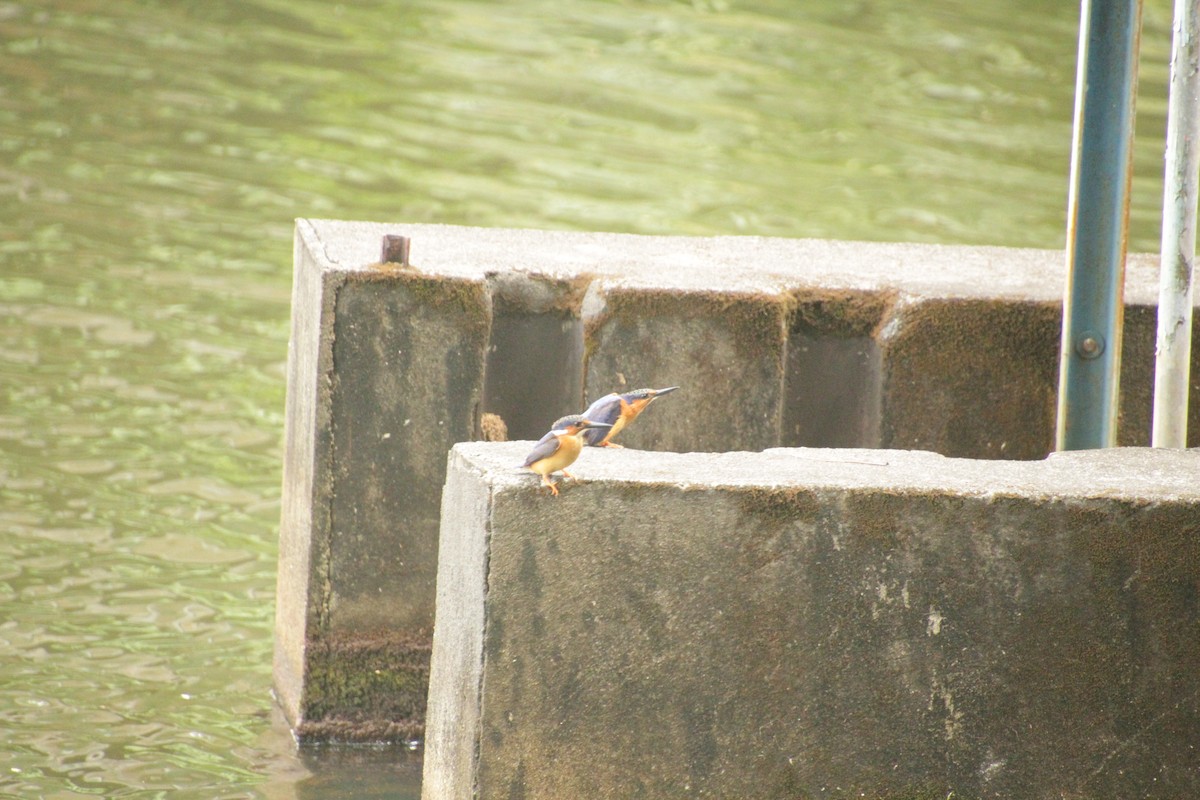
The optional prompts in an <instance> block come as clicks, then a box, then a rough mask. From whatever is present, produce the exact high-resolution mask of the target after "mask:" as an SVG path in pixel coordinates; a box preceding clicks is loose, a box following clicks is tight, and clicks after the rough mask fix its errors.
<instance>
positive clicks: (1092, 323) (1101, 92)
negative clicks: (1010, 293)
mask: <svg viewBox="0 0 1200 800" xmlns="http://www.w3.org/2000/svg"><path fill="white" fill-rule="evenodd" d="M1141 20H1142V2H1141V0H1094V1H1093V0H1083V3H1082V13H1081V19H1080V25H1079V66H1078V71H1077V75H1076V84H1075V136H1074V141H1073V143H1072V147H1071V184H1070V189H1069V193H1068V199H1067V288H1066V292H1065V295H1064V298H1063V336H1062V347H1061V350H1060V358H1059V377H1058V427H1057V436H1056V442H1057V447H1058V449H1059V450H1086V449H1089V448H1098V447H1112V446H1113V445H1115V444H1116V436H1117V389H1118V386H1119V378H1120V369H1121V325H1122V321H1123V318H1124V283H1125V245H1126V230H1127V227H1128V222H1129V182H1130V176H1131V174H1132V155H1133V113H1134V97H1135V94H1136V91H1137V52H1138V37H1139V36H1140V33H1141Z"/></svg>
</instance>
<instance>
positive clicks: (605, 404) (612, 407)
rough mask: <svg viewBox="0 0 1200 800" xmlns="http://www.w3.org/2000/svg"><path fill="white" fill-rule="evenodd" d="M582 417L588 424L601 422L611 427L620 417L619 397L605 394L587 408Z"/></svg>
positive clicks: (614, 394)
mask: <svg viewBox="0 0 1200 800" xmlns="http://www.w3.org/2000/svg"><path fill="white" fill-rule="evenodd" d="M583 416H584V417H585V418H586V419H587V420H588V421H590V422H603V423H606V424H608V425H612V424H613V423H614V422H616V421H617V417H619V416H621V395H619V394H616V393H615V392H614V393H613V394H606V395H604V397H601V398H600V399H599V400H597V401H596V402H594V403H592V404H591V405H590V406H588V407H587V411H584V412H583Z"/></svg>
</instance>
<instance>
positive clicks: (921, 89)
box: [0, 0, 1170, 800]
mask: <svg viewBox="0 0 1200 800" xmlns="http://www.w3.org/2000/svg"><path fill="white" fill-rule="evenodd" d="M1145 13H1146V19H1145V30H1144V33H1143V60H1142V82H1143V90H1142V94H1141V96H1140V98H1139V101H1138V103H1139V105H1138V110H1139V125H1138V131H1139V143H1138V148H1137V152H1136V168H1137V177H1136V179H1135V184H1134V195H1135V196H1134V209H1133V222H1132V228H1131V241H1132V243H1133V247H1134V249H1138V250H1156V249H1157V246H1158V232H1157V224H1158V217H1159V208H1160V206H1161V198H1160V194H1159V193H1160V192H1161V151H1162V144H1161V138H1162V132H1163V126H1164V117H1165V108H1166V100H1165V85H1166V72H1167V66H1166V65H1167V54H1168V52H1169V46H1170V5H1169V4H1168V3H1167V2H1166V1H1165V0H1155V1H1154V2H1150V3H1149V4H1148V5H1147V8H1146V12H1145ZM1077 27H1078V5H1077V4H1074V3H1063V4H1046V3H1035V2H1028V0H1026V1H1025V2H999V1H998V0H975V2H970V3H967V2H957V3H954V2H948V1H947V0H935V1H932V2H924V3H911V2H901V1H900V0H878V1H876V2H870V1H869V0H864V1H863V2H843V1H842V0H837V1H836V2H834V1H832V0H825V1H822V2H807V3H795V2H782V0H779V1H776V2H771V1H769V0H767V1H760V2H734V0H728V1H726V0H696V2H691V3H687V2H661V1H660V2H634V0H624V1H623V2H617V1H614V2H600V0H582V1H580V2H562V1H561V0H526V1H525V2H514V3H505V4H493V3H484V2H464V1H463V0H447V1H444V2H437V3H434V2H410V3H400V2H370V3H357V4H343V5H333V4H329V3H323V2H315V0H286V2H285V1H284V0H239V2H225V1H220V0H218V1H211V0H210V1H209V2H183V1H182V0H177V1H175V2H166V1H164V2H149V1H146V2H116V1H115V0H114V1H113V2H105V3H100V2H94V1H93V0H71V1H68V0H39V2H0V309H2V313H0V687H2V688H0V724H2V725H3V726H4V728H5V730H6V731H7V733H6V736H5V737H4V739H5V741H4V743H3V744H0V794H2V795H5V796H20V797H47V798H65V797H74V796H77V795H88V794H92V795H98V796H104V797H135V796H136V797H171V798H205V799H206V800H207V799H210V798H293V797H294V798H310V797H311V798H316V797H321V798H335V799H336V798H349V797H385V796H387V797H401V798H406V797H415V796H416V792H417V789H416V785H417V778H416V776H417V774H418V772H419V761H417V760H416V758H415V757H413V756H409V755H406V754H403V753H401V754H395V753H392V754H388V753H384V754H380V753H378V752H374V751H369V750H367V751H354V752H336V751H314V752H306V753H297V752H296V750H295V749H294V747H293V745H292V743H291V740H290V738H289V736H288V734H287V733H286V730H285V729H282V728H281V727H280V726H279V724H278V720H277V719H275V718H273V710H272V709H273V705H272V701H271V697H270V693H269V687H270V663H271V631H272V625H273V613H274V612H273V601H274V585H275V556H276V546H275V540H276V534H277V523H278V514H279V483H280V457H281V447H280V438H281V430H282V409H283V397H284V379H283V375H284V361H285V358H286V350H287V320H288V310H289V293H290V284H291V272H290V262H291V231H292V220H293V218H295V217H300V216H305V217H335V218H344V219H372V220H385V221H414V222H417V221H419V222H447V223H458V224H471V225H490V226H509V227H538V228H569V229H592V230H610V231H633V232H640V233H664V234H665V233H671V234H728V233H747V234H765V235H773V236H800V237H802V236H817V237H834V238H843V239H872V240H902V241H935V242H961V243H986V244H1008V245H1021V246H1039V247H1061V246H1062V242H1063V240H1064V235H1063V219H1064V206H1065V197H1066V171H1067V163H1068V147H1069V137H1070V120H1071V113H1072V95H1073V90H1074V70H1075V47H1076V40H1077Z"/></svg>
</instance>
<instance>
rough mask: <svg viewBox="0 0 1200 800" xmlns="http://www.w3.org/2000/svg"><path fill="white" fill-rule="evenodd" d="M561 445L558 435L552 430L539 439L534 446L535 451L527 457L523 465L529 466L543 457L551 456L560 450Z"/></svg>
mask: <svg viewBox="0 0 1200 800" xmlns="http://www.w3.org/2000/svg"><path fill="white" fill-rule="evenodd" d="M559 447H560V445H559V443H558V437H557V436H555V435H554V431H551V432H550V433H547V434H546V435H545V436H543V437H542V438H541V439H539V440H538V443H537V444H536V445H534V447H533V452H532V453H530V454H529V455H527V456H526V457H525V463H524V464H522V465H521V466H523V467H528V466H530V465H531V464H534V463H535V462H538V461H541V460H542V459H543V458H549V457H550V456H552V455H554V454H555V453H557V452H558V448H559Z"/></svg>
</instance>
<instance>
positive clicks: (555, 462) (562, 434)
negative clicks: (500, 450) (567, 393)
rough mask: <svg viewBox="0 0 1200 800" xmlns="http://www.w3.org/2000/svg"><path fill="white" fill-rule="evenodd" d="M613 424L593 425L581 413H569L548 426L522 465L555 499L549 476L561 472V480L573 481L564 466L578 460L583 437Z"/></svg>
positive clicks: (599, 423)
mask: <svg viewBox="0 0 1200 800" xmlns="http://www.w3.org/2000/svg"><path fill="white" fill-rule="evenodd" d="M611 427H612V423H608V422H592V421H591V420H589V419H588V418H587V417H586V416H584V415H582V414H570V415H568V416H565V417H562V418H561V419H559V420H557V421H556V422H555V423H554V425H552V426H551V427H550V432H549V433H547V434H546V435H545V436H543V437H542V438H541V439H539V440H538V443H537V444H536V445H535V446H534V448H533V452H532V453H530V454H529V456H528V457H526V459H525V463H524V464H522V465H521V466H523V467H528V468H529V469H530V470H532V471H533V472H536V473H537V474H538V475H541V476H542V483H543V484H544V485H546V486H549V487H550V494H552V495H554V496H555V497H557V496H558V487H557V486H555V485H554V481H552V480H550V473H551V472H554V471H556V470H562V474H563V476H564V477H567V478H571V479H572V480H574V478H575V476H574V475H572V474H571V473H569V472H567V467H569V466H571V465H572V464H574V463H575V459H577V458H579V451H581V450H582V449H583V435H584V433H585V432H587V431H590V430H595V431H597V432H598V431H600V430H601V429H604V428H611Z"/></svg>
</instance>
